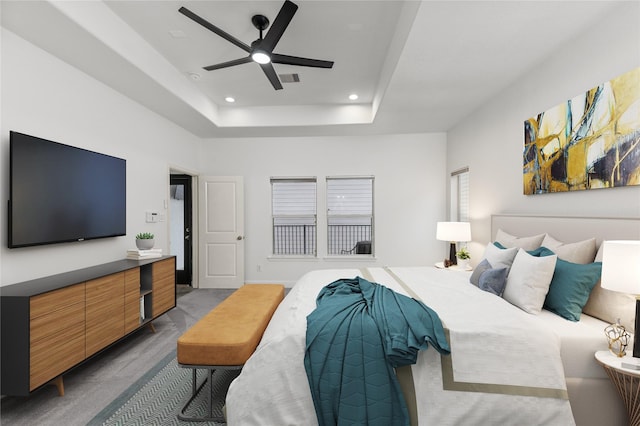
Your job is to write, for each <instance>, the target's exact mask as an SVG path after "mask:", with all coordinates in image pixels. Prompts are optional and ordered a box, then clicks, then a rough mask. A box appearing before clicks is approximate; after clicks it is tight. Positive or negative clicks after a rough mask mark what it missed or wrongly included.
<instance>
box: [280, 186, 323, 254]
mask: <svg viewBox="0 0 640 426" xmlns="http://www.w3.org/2000/svg"><path fill="white" fill-rule="evenodd" d="M274 183H291V184H293V183H313V184H314V185H313V197H312V198H313V203H314V206H313V207H314V208H313V210H314V213H313V214H294V215H286V214H274V213H275V211H274V209H275V207H276V206H275V201H276V200H275V199H274ZM269 184H270V186H271V256H270V257H272V258H317V257H318V179H317V177H315V176H312V177H271V178H270V179H269ZM292 218H300V219H305V218H306V219H310V222H312V223H306V224H296V225H292V226H304V227H305V228H304V230H305V232H306V227H308V226H311V227H312V228H313V236H312V237H311V238H312V240H313V243H312V245H311V246H310V250H307V238H308V237H306V234H304V235H305V236H303V238H304V241H303V244H304V250H303V253H277V251H278V250H277V248H276V246H277V236H276V234H277V231H276V226H282V225H276V222H277V221H278V220H279V219H280V220H284V221H286V219H292Z"/></svg>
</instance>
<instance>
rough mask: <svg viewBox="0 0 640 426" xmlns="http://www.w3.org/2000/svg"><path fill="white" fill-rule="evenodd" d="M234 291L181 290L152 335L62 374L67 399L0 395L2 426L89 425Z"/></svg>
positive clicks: (41, 393) (47, 392)
mask: <svg viewBox="0 0 640 426" xmlns="http://www.w3.org/2000/svg"><path fill="white" fill-rule="evenodd" d="M232 292H233V290H212V289H196V290H193V291H189V289H180V290H179V292H178V295H179V297H178V302H177V307H176V308H175V309H172V310H171V311H169V312H168V313H167V314H165V315H163V316H161V317H160V318H158V319H157V320H155V321H154V326H155V329H156V332H155V333H152V332H150V331H149V329H148V328H143V329H141V330H139V331H137V332H135V333H134V334H132V335H131V336H129V337H128V338H126V339H124V340H123V341H122V342H120V343H118V344H116V345H114V346H112V347H111V348H109V349H107V350H106V351H104V352H103V353H101V354H99V355H97V356H96V357H94V358H92V359H91V360H89V361H87V362H85V363H84V364H82V365H80V366H79V367H77V368H75V369H74V370H72V371H71V372H69V373H68V374H65V376H64V385H65V396H63V397H59V396H58V393H57V390H56V388H55V387H54V386H45V387H43V388H41V389H40V390H38V391H36V392H35V393H33V394H32V395H30V396H28V397H10V396H4V397H2V400H1V405H0V424H2V425H3V426H8V425H20V426H22V425H38V426H41V425H42V426H47V425H52V426H54V425H55V426H59V425H68V426H76V425H86V424H88V423H89V422H90V421H91V420H92V419H94V418H95V417H96V416H97V415H98V414H100V413H101V412H103V410H104V409H105V407H108V406H109V405H110V404H111V403H112V402H113V401H114V400H116V399H117V398H118V397H119V396H120V395H121V394H123V392H125V391H127V390H128V389H129V388H130V387H131V386H132V385H133V384H134V383H136V382H137V381H138V380H139V379H141V378H142V377H143V376H144V375H145V374H147V372H149V370H150V369H152V368H153V367H154V366H157V365H158V364H159V363H161V362H162V361H163V360H165V359H167V357H169V356H170V355H171V354H172V353H174V352H175V348H176V341H177V339H178V337H180V335H181V334H182V333H183V332H184V331H185V330H187V329H188V328H189V327H190V326H191V325H193V324H194V323H195V322H196V321H197V320H198V319H199V318H201V317H202V316H203V315H204V314H206V313H207V312H209V311H210V310H211V309H212V308H213V307H214V306H216V305H217V304H218V303H220V302H221V301H222V300H224V299H225V298H226V297H227V296H229V295H230V294H231V293H232ZM169 359H171V358H169ZM165 362H166V361H165ZM184 371H185V372H186V371H188V370H184ZM190 391H191V389H190V385H189V389H188V392H190ZM121 424H123V423H121Z"/></svg>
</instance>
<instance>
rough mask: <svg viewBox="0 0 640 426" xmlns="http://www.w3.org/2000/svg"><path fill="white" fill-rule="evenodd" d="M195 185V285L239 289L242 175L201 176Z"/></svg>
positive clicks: (241, 238) (242, 257) (242, 219)
mask: <svg viewBox="0 0 640 426" xmlns="http://www.w3.org/2000/svg"><path fill="white" fill-rule="evenodd" d="M198 186H199V188H198V198H199V203H198V204H199V215H198V216H199V228H200V229H199V241H200V242H199V250H198V252H199V262H198V263H199V271H200V272H199V285H198V287H200V288H240V287H241V286H242V285H243V284H244V190H243V188H244V187H243V181H242V176H201V177H199V184H198Z"/></svg>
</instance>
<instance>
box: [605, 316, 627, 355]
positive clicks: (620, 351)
mask: <svg viewBox="0 0 640 426" xmlns="http://www.w3.org/2000/svg"><path fill="white" fill-rule="evenodd" d="M604 334H605V335H606V336H607V341H608V342H609V350H610V351H611V353H612V354H614V355H615V356H617V357H618V358H622V357H623V356H625V355H626V354H627V346H629V339H631V335H630V334H629V333H628V332H627V330H626V329H625V328H624V325H620V319H618V321H617V322H616V323H615V324H611V325H609V326H607V327H606V328H605V329H604Z"/></svg>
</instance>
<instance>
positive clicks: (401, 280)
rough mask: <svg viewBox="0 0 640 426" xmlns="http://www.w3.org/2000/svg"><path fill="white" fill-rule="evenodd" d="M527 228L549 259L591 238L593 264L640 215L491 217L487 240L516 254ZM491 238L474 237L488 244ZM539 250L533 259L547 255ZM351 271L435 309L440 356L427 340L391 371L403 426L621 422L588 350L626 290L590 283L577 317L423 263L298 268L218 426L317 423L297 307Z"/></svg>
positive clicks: (306, 310)
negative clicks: (400, 397)
mask: <svg viewBox="0 0 640 426" xmlns="http://www.w3.org/2000/svg"><path fill="white" fill-rule="evenodd" d="M539 235H544V236H548V237H547V238H552V239H547V240H546V241H545V243H546V244H549V245H552V244H555V252H554V254H553V255H554V256H556V254H555V253H556V252H557V253H569V252H570V253H572V255H573V253H575V252H576V247H575V246H574V245H573V244H576V245H578V243H579V242H580V243H582V242H584V241H585V240H590V239H593V240H594V241H593V244H594V248H592V249H589V251H590V250H593V254H592V255H590V256H592V257H591V259H592V260H591V261H593V259H594V257H595V254H596V250H597V247H599V245H600V244H601V242H602V241H603V240H604V239H640V219H635V218H634V219H628V218H575V217H572V218H568V217H540V216H535V217H534V216H520V215H494V216H492V219H491V240H492V241H495V240H497V239H498V238H501V239H502V240H503V242H506V244H507V245H514V244H515V245H516V247H517V251H518V253H520V247H518V244H525V243H526V244H528V243H529V241H528V240H526V239H527V238H530V237H534V236H535V237H538V236H539ZM497 237H498V238H497ZM517 237H525V238H523V239H520V238H517ZM509 238H513V239H515V241H513V240H509ZM542 238H544V237H542ZM492 241H488V242H487V243H486V244H487V250H489V251H491V250H493V248H489V246H493V244H492ZM541 243H542V239H540V242H539V243H538V244H539V245H541ZM533 244H534V245H535V244H536V243H535V242H534V243H533ZM579 246H580V247H584V244H579ZM511 248H512V247H507V249H511ZM527 250H532V249H530V248H528V249H527ZM578 251H580V250H578ZM532 252H533V251H532ZM485 254H486V252H485ZM503 254H504V252H501V255H503ZM583 254H584V253H583ZM583 254H582V255H583ZM518 255H520V254H518ZM582 255H581V256H582ZM483 256H484V255H483ZM522 256H524V255H522ZM563 256H564V255H563ZM567 256H569V255H568V254H567ZM588 256H589V255H587V257H588ZM598 256H600V253H598ZM550 258H551V257H550V256H547V258H546V259H544V258H543V256H540V257H539V259H542V260H540V262H547V263H548V262H549V259H550ZM492 259H493V258H492ZM527 259H528V258H527ZM572 259H573V258H572ZM596 260H597V258H596ZM535 262H538V260H535ZM583 263H587V262H583ZM537 265H538V263H536V267H537ZM540 268H541V269H542V267H540ZM495 269H498V268H495ZM547 269H548V268H547ZM478 270H479V269H478V268H477V267H476V271H478ZM515 270H518V271H519V272H518V273H519V274H522V267H521V263H520V264H519V266H518V268H513V269H511V270H510V272H509V274H511V273H512V272H514V271H515ZM518 273H514V276H516V275H517V274H518ZM535 273H536V274H537V272H535ZM532 274H534V272H532ZM552 274H556V273H554V272H552ZM356 276H360V277H363V278H365V279H366V280H368V281H371V282H376V283H379V284H382V285H384V286H386V287H388V288H390V289H392V290H394V291H396V292H397V293H400V294H403V295H406V296H409V297H413V298H415V299H417V300H421V301H423V302H424V303H425V304H426V305H428V306H429V307H431V308H433V309H434V310H435V311H436V312H437V313H438V315H439V316H440V318H441V320H442V323H443V325H444V327H445V330H446V332H447V334H448V340H449V342H450V344H451V356H446V355H441V354H439V353H438V352H437V351H435V350H433V349H431V348H430V349H427V350H424V351H420V353H419V355H418V358H417V362H416V364H415V365H412V366H410V367H402V368H400V369H398V377H399V379H400V384H401V386H402V389H403V393H404V397H405V400H406V403H407V408H408V410H409V413H410V418H411V424H420V425H428V424H437V425H466V424H468V425H477V424H483V425H492V424H496V425H498V424H500V425H502V424H540V425H572V424H577V425H579V426H582V425H587V426H589V425H601V424H608V425H624V424H626V423H627V420H626V416H625V410H624V407H623V405H622V402H621V401H620V399H619V397H618V395H617V394H616V391H615V389H614V387H613V386H612V385H611V383H610V381H609V379H608V378H607V376H606V374H605V373H604V371H603V369H602V368H601V367H600V366H599V365H598V364H597V363H596V361H595V359H594V353H595V352H596V351H598V350H603V349H606V348H607V343H606V339H605V337H604V332H603V330H604V328H605V327H606V326H607V325H608V324H609V321H610V316H611V315H617V314H619V313H620V312H621V309H619V306H622V305H624V306H623V309H622V314H623V315H627V313H626V311H624V309H627V307H628V306H632V305H633V298H632V297H630V296H628V297H625V296H626V295H620V297H621V298H620V297H618V295H613V294H608V293H606V290H602V289H600V288H599V286H598V285H596V287H595V288H594V290H593V291H592V292H591V296H590V299H589V301H588V302H587V305H585V308H584V309H585V311H587V310H588V311H589V312H590V313H593V314H594V315H595V316H591V315H587V314H585V313H584V312H581V313H578V319H579V321H570V320H567V319H565V318H563V317H561V316H559V315H557V314H556V313H553V312H550V311H549V310H547V309H542V310H541V311H540V312H535V313H530V312H526V310H527V309H528V306H527V304H528V300H524V301H518V300H517V297H518V296H517V295H516V296H515V299H510V301H507V300H505V297H506V296H507V294H506V293H504V294H502V297H500V296H497V295H495V294H492V293H491V292H490V291H484V290H483V289H481V288H480V287H479V286H476V285H473V284H471V282H470V281H471V280H472V279H473V280H475V281H477V273H476V276H475V277H474V278H472V277H473V276H474V273H473V272H466V271H460V270H451V269H438V268H435V267H429V266H426V267H425V266H423V267H368V268H353V269H334V270H317V271H312V272H310V273H308V274H305V275H304V276H303V277H302V278H301V279H300V280H299V281H298V282H297V283H296V285H295V286H294V287H293V288H292V289H291V291H290V292H289V294H288V295H287V297H286V298H285V300H284V301H283V302H282V304H281V305H280V306H279V308H278V310H277V311H276V312H275V314H274V316H273V318H272V320H271V323H270V324H269V326H268V327H267V329H266V331H265V334H264V336H263V338H262V340H261V343H260V345H259V346H258V348H257V349H256V352H255V353H254V355H253V356H252V357H251V358H250V359H249V361H248V362H247V363H246V364H245V366H244V368H243V370H242V373H241V374H240V375H239V377H238V378H237V379H236V380H234V382H233V383H232V384H231V386H230V388H229V392H228V394H227V420H228V424H230V425H232V426H233V425H243V426H244V425H254V424H255V425H314V424H317V420H316V414H315V409H314V402H313V399H312V397H311V392H310V389H309V384H308V380H307V375H306V371H305V366H304V357H305V332H306V320H307V316H308V315H309V314H310V313H311V312H312V311H313V310H314V309H315V307H316V297H317V295H318V293H319V292H320V291H321V290H322V288H323V287H324V286H326V285H327V284H329V283H331V282H333V281H335V280H339V279H344V278H352V277H356ZM513 279H514V280H515V278H513ZM512 287H513V288H515V287H514V286H513V285H512ZM505 291H506V290H505ZM594 296H595V297H594ZM512 297H514V296H512ZM617 297H618V298H617ZM543 298H544V296H543ZM592 299H593V300H592ZM595 299H598V300H595ZM514 303H515V304H514ZM518 304H521V305H522V306H517V305H518ZM612 304H614V305H615V306H613V308H612V306H610V305H612ZM603 305H604V307H603ZM631 309H632V308H631ZM534 310H535V309H534ZM631 316H632V314H631ZM598 317H599V318H598ZM627 320H629V319H628V318H626V319H625V321H627ZM631 322H632V318H631Z"/></svg>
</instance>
